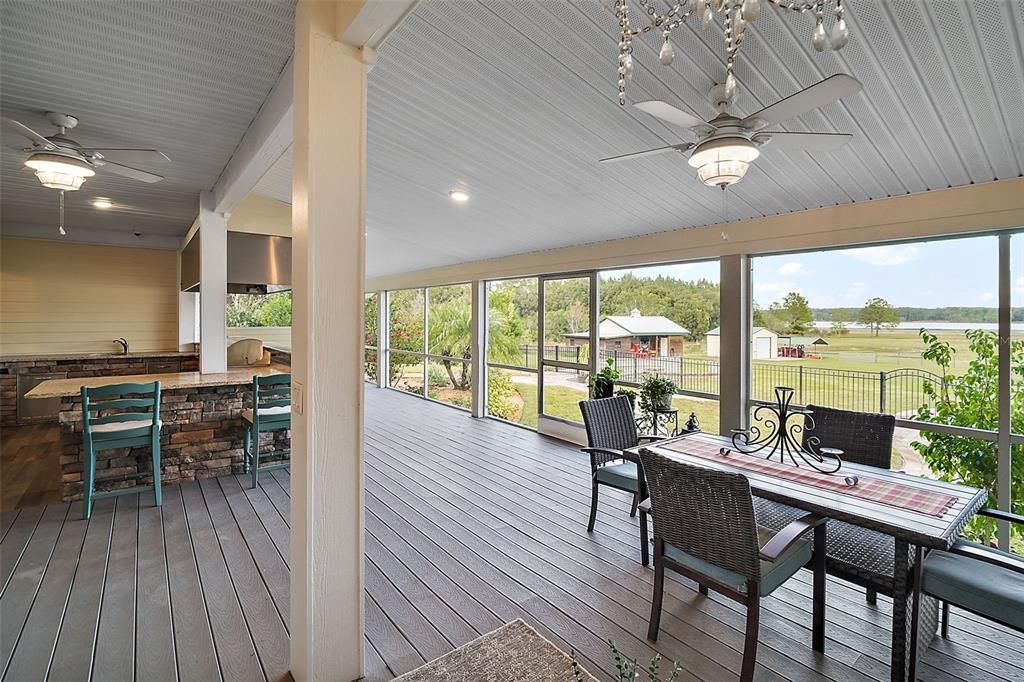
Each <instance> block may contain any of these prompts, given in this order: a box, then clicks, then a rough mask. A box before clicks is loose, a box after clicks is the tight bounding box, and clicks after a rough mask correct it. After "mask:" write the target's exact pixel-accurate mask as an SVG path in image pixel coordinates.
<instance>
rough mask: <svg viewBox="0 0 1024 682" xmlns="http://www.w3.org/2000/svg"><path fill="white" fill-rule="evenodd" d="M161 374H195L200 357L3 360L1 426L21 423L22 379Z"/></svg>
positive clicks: (171, 353)
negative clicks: (19, 405) (58, 376)
mask: <svg viewBox="0 0 1024 682" xmlns="http://www.w3.org/2000/svg"><path fill="white" fill-rule="evenodd" d="M155 367H160V370H159V371H160V372H194V371H197V370H198V369H199V356H198V355H197V354H196V353H182V352H178V351H167V352H159V351H156V352H149V353H147V352H142V353H128V354H127V355H124V354H121V353H117V354H115V353H51V354H45V353H37V354H27V353H22V354H18V355H2V356H0V426H15V425H16V424H17V423H18V375H26V374H27V375H39V374H64V375H67V377H68V378H70V379H81V378H85V377H106V376H125V375H129V374H150V373H154V368H155Z"/></svg>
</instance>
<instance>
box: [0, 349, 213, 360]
mask: <svg viewBox="0 0 1024 682" xmlns="http://www.w3.org/2000/svg"><path fill="white" fill-rule="evenodd" d="M197 357H199V354H198V353H196V352H195V351H179V350H166V351H160V350H155V351H132V352H130V353H118V352H115V351H111V352H109V353H103V352H94V351H85V352H82V353H13V354H12V353H7V354H4V355H0V362H42V361H44V360H149V359H157V358H197Z"/></svg>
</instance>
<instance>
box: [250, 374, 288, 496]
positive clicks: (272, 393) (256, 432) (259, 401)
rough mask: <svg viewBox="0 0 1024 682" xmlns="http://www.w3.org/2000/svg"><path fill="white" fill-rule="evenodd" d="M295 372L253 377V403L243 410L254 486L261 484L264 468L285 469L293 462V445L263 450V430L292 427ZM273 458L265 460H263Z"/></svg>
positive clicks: (268, 469)
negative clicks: (261, 447) (261, 439)
mask: <svg viewBox="0 0 1024 682" xmlns="http://www.w3.org/2000/svg"><path fill="white" fill-rule="evenodd" d="M291 383H292V375H291V374H271V375H269V376H254V377H253V378H252V398H251V401H250V406H249V407H247V408H245V409H244V410H242V419H244V420H245V422H246V426H245V440H244V443H243V447H242V453H243V460H244V467H245V472H246V473H248V474H250V475H251V476H252V487H253V488H255V487H256V486H257V485H258V484H259V474H260V472H261V471H270V470H272V469H283V468H285V467H287V466H288V465H289V464H291V460H290V457H291V448H289V449H287V450H274V451H271V452H260V434H261V433H265V432H267V431H280V430H282V429H286V430H290V429H291V428H292V386H291ZM261 459H263V460H267V459H269V460H272V461H271V462H270V463H268V464H261V463H260V460H261Z"/></svg>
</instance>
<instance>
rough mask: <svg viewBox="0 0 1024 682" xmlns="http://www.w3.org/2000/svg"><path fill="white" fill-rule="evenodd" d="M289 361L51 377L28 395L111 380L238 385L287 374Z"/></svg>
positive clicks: (67, 392) (54, 394)
mask: <svg viewBox="0 0 1024 682" xmlns="http://www.w3.org/2000/svg"><path fill="white" fill-rule="evenodd" d="M290 371H291V368H290V367H288V366H287V365H282V364H273V365H270V366H268V367H237V368H233V369H229V370H228V371H227V372H221V373H217V374H201V373H199V372H177V373H168V374H125V375H122V376H106V377H81V378H78V379H50V380H49V381H44V382H42V383H41V384H39V385H38V386H36V387H35V388H33V389H32V390H31V391H29V392H28V393H26V394H25V397H26V398H68V397H71V396H77V395H78V394H79V393H80V392H81V390H82V386H88V387H89V388H97V387H99V386H109V385H111V384H145V383H149V382H151V381H159V382H160V389H161V390H162V391H173V390H175V389H179V388H186V389H187V388H199V387H202V386H238V385H242V384H248V383H252V378H253V376H255V375H259V376H267V375H269V374H287V373H288V372H290Z"/></svg>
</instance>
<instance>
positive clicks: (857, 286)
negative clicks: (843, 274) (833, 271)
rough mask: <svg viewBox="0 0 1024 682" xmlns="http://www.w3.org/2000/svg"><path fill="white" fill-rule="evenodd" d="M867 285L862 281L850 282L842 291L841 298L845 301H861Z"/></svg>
mask: <svg viewBox="0 0 1024 682" xmlns="http://www.w3.org/2000/svg"><path fill="white" fill-rule="evenodd" d="M867 288H868V285H867V284H865V283H864V282H850V285H849V286H848V287H847V288H846V291H844V292H843V298H844V299H845V300H847V301H857V302H861V301H863V300H864V292H865V291H866V290H867Z"/></svg>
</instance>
